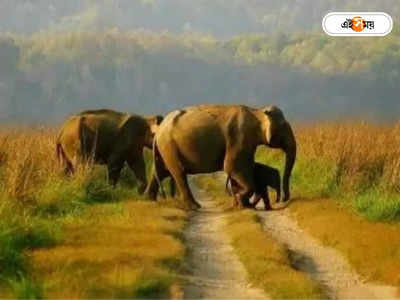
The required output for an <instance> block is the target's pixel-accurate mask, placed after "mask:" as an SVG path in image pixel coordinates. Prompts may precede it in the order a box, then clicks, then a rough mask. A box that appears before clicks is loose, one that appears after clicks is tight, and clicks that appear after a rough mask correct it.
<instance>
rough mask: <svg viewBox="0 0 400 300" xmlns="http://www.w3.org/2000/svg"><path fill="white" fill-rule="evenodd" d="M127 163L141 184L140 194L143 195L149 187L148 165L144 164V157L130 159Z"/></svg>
mask: <svg viewBox="0 0 400 300" xmlns="http://www.w3.org/2000/svg"><path fill="white" fill-rule="evenodd" d="M127 162H128V165H129V167H130V168H131V169H132V171H133V172H134V173H135V176H136V179H137V181H138V182H139V185H138V192H139V194H143V192H144V190H145V189H146V186H147V178H146V165H145V163H144V160H143V156H141V155H139V156H136V157H132V158H128V159H127Z"/></svg>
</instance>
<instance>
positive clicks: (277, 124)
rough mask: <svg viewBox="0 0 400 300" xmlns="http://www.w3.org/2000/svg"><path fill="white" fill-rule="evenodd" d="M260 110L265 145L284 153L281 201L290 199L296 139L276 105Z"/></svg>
mask: <svg viewBox="0 0 400 300" xmlns="http://www.w3.org/2000/svg"><path fill="white" fill-rule="evenodd" d="M261 112H262V114H261V115H262V117H263V121H262V123H263V126H262V127H263V128H264V130H263V131H264V135H265V137H264V138H265V140H266V145H267V146H268V147H271V148H279V149H282V150H283V151H284V152H285V155H286V160H285V168H284V172H283V178H282V189H283V194H284V196H283V201H284V202H285V201H287V200H289V199H290V176H291V174H292V170H293V166H294V163H295V161H296V152H297V145H296V139H295V136H294V134H293V131H292V128H291V126H290V124H289V123H288V122H287V121H286V119H285V117H284V115H283V113H282V111H281V110H280V109H279V108H278V107H276V106H273V105H272V106H267V107H264V108H262V109H261Z"/></svg>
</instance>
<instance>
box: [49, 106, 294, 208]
mask: <svg viewBox="0 0 400 300" xmlns="http://www.w3.org/2000/svg"><path fill="white" fill-rule="evenodd" d="M259 145H266V146H267V147H270V148H279V149H282V150H283V151H284V153H285V155H286V161H285V167H284V171H283V177H282V190H283V202H284V203H285V202H287V201H288V200H289V198H290V176H291V173H292V169H293V166H294V163H295V160H296V139H295V136H294V134H293V131H292V129H291V126H290V124H289V123H288V122H287V121H286V119H285V117H284V115H283V113H282V111H281V110H280V109H279V108H278V107H276V106H273V105H272V106H267V107H264V108H259V109H255V108H251V107H248V106H244V105H219V104H207V105H198V106H190V107H186V108H184V109H180V110H175V111H173V112H170V113H169V114H167V115H166V116H165V117H164V118H163V117H161V116H139V115H135V114H128V113H121V112H116V111H112V110H106V109H102V110H89V111H83V112H81V113H79V114H75V115H72V116H71V117H70V118H69V119H68V120H67V121H65V123H64V124H63V126H62V127H61V130H60V132H59V134H58V137H57V142H56V150H57V157H58V159H59V161H60V162H61V163H62V164H63V165H64V168H65V171H66V172H67V173H73V172H74V171H75V170H76V168H77V166H78V165H79V164H81V163H82V162H86V161H88V160H91V161H92V162H94V163H100V164H106V165H107V169H108V174H109V180H110V182H111V183H112V184H113V185H115V184H116V183H117V181H118V179H119V176H120V172H121V169H122V168H123V166H124V164H125V162H126V163H127V164H128V165H129V167H130V168H131V169H132V170H133V172H134V173H135V175H136V178H137V180H138V182H139V192H140V193H143V192H145V193H146V195H147V196H148V197H149V198H150V199H152V200H156V198H157V194H158V193H159V190H161V191H162V187H161V182H162V180H163V179H165V178H167V177H171V178H172V179H173V180H171V182H172V183H173V186H176V187H177V189H178V192H179V196H180V198H181V200H183V201H184V202H185V203H187V205H188V207H189V208H191V209H197V208H199V207H200V205H199V204H198V203H197V202H196V200H195V199H194V197H193V194H192V192H191V190H190V188H189V184H188V180H187V175H189V174H199V173H211V172H216V171H224V172H225V173H226V174H227V176H228V181H230V183H231V191H232V192H233V196H234V199H235V200H234V203H235V204H236V205H239V206H241V207H251V206H254V204H256V203H257V202H258V201H259V200H260V199H263V200H264V203H265V207H266V209H269V208H270V204H269V199H268V192H267V187H268V186H269V187H272V188H274V189H275V190H276V192H277V199H278V200H279V201H280V192H281V178H280V174H279V171H278V170H276V169H274V168H271V167H268V166H266V165H263V164H259V163H255V162H254V155H255V152H256V148H257V146H259ZM143 147H148V148H150V149H152V151H153V168H152V174H151V178H150V181H149V182H148V183H147V180H146V173H145V163H144V159H143ZM227 185H228V182H227ZM173 190H174V189H173ZM253 194H254V199H255V200H254V201H255V202H253V203H252V204H250V200H249V199H250V197H251V196H252V195H253Z"/></svg>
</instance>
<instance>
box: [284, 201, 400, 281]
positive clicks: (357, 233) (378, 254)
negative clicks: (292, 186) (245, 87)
mask: <svg viewBox="0 0 400 300" xmlns="http://www.w3.org/2000/svg"><path fill="white" fill-rule="evenodd" d="M290 210H291V212H292V213H293V215H294V216H295V218H296V219H297V221H298V224H299V225H300V227H302V228H304V229H305V230H306V231H307V232H309V233H311V234H312V235H313V236H314V237H316V238H318V239H319V240H320V241H321V242H322V243H323V244H324V245H327V246H330V247H334V248H336V249H338V250H340V251H341V252H342V253H343V254H344V255H345V256H346V257H347V258H348V259H349V261H350V263H351V264H352V265H353V266H354V267H355V268H356V270H357V271H358V272H359V273H360V274H361V275H363V276H364V277H365V278H366V279H368V280H373V281H381V282H384V283H387V284H390V285H395V286H400V227H399V226H398V225H395V224H386V223H371V222H369V221H367V220H365V219H364V218H362V217H360V216H359V215H357V214H355V213H354V212H352V211H349V210H348V209H346V208H344V207H340V206H338V205H336V204H335V203H334V202H333V201H330V200H328V199H320V198H313V199H298V200H297V201H294V202H293V203H292V205H291V206H290Z"/></svg>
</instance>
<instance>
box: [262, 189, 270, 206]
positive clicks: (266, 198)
mask: <svg viewBox="0 0 400 300" xmlns="http://www.w3.org/2000/svg"><path fill="white" fill-rule="evenodd" d="M262 199H263V202H264V208H265V210H271V203H270V201H269V195H268V189H266V190H265V193H264V196H263V197H262Z"/></svg>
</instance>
